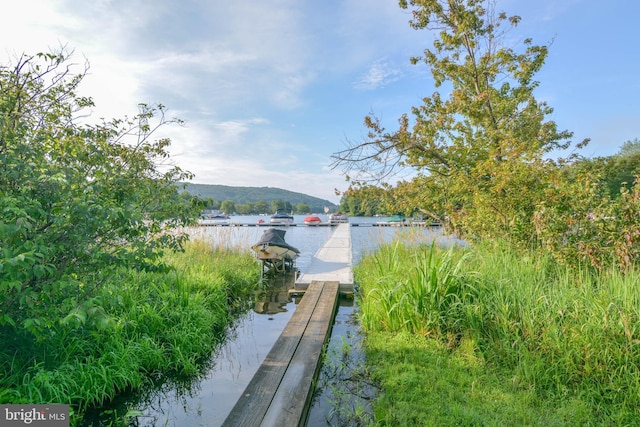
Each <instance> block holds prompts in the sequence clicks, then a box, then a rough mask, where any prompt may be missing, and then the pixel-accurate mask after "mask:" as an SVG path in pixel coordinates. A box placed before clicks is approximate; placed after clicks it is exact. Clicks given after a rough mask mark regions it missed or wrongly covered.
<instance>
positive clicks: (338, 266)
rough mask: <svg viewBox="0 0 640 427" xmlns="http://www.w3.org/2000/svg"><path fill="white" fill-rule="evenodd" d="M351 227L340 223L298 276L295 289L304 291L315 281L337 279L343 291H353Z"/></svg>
mask: <svg viewBox="0 0 640 427" xmlns="http://www.w3.org/2000/svg"><path fill="white" fill-rule="evenodd" d="M351 263H352V249H351V227H350V225H349V224H338V226H337V227H336V228H335V230H333V232H332V233H331V236H330V237H329V240H327V241H326V242H325V244H324V245H323V246H322V247H321V248H320V249H319V250H318V252H316V254H315V256H314V257H313V259H312V260H311V264H310V265H309V267H308V268H307V270H306V271H305V272H304V273H302V274H301V275H300V277H298V279H297V280H296V283H295V287H294V291H304V290H305V289H306V288H307V286H308V285H309V284H310V283H311V282H313V281H316V280H317V281H337V282H339V283H340V287H341V291H347V292H352V291H353V270H352V265H351Z"/></svg>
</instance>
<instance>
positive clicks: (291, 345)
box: [223, 224, 353, 427]
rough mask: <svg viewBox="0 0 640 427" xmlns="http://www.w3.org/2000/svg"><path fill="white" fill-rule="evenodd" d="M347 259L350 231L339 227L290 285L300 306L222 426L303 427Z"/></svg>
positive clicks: (347, 279) (347, 281)
mask: <svg viewBox="0 0 640 427" xmlns="http://www.w3.org/2000/svg"><path fill="white" fill-rule="evenodd" d="M351 260H352V254H351V229H350V226H349V224H339V225H338V226H337V227H336V229H335V230H334V231H333V233H332V234H331V237H330V238H329V240H328V241H327V242H326V243H325V244H324V245H323V247H322V248H321V249H320V250H319V251H318V252H317V253H316V255H315V257H314V258H313V259H312V261H311V265H310V267H309V268H308V269H307V271H306V272H305V273H304V274H302V275H301V276H300V277H299V278H298V280H297V281H296V289H295V290H294V291H295V292H299V293H300V294H301V295H303V296H302V298H301V299H300V303H299V304H298V306H297V308H296V310H295V312H294V313H293V315H292V317H291V319H290V320H289V323H288V324H287V326H286V327H285V328H284V330H283V331H282V334H281V335H280V337H279V338H278V339H277V341H276V342H275V344H274V345H273V347H272V348H271V351H270V352H269V353H268V354H267V356H266V358H265V360H264V361H263V362H262V364H261V365H260V367H259V368H258V370H257V372H256V374H255V375H254V376H253V378H252V380H251V381H250V382H249V384H248V385H247V387H246V388H245V390H244V392H243V393H242V396H241V397H240V399H239V400H238V402H237V403H236V405H235V406H234V407H233V409H232V410H231V412H230V414H229V415H228V416H227V419H226V420H225V422H224V424H223V426H226V427H232V426H233V427H235V426H247V427H249V426H250V427H254V426H265V427H272V426H279V427H280V426H283V427H286V426H304V425H306V420H307V416H308V411H309V406H310V403H311V398H312V395H313V391H314V390H313V389H314V382H315V379H316V378H317V375H318V372H319V371H320V364H321V358H322V353H323V349H324V345H325V343H326V342H327V340H328V338H329V336H330V335H331V328H332V326H333V321H334V318H335V314H336V311H337V307H338V298H339V295H340V293H341V292H344V290H345V289H348V288H350V289H351V290H353V271H352V268H351V267H352V266H351ZM298 288H299V289H298Z"/></svg>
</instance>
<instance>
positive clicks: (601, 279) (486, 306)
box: [356, 243, 640, 425]
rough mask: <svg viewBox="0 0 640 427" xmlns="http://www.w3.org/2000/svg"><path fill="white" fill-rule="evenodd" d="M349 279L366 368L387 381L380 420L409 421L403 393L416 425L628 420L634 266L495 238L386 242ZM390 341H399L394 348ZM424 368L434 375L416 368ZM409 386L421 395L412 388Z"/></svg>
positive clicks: (635, 313)
mask: <svg viewBox="0 0 640 427" xmlns="http://www.w3.org/2000/svg"><path fill="white" fill-rule="evenodd" d="M356 278H357V280H358V282H359V284H360V288H361V299H362V301H361V311H362V314H361V318H362V326H363V328H364V330H365V331H366V333H367V344H368V345H367V352H368V354H367V359H368V363H369V364H370V368H371V369H372V372H374V374H375V375H377V376H378V379H379V380H380V381H381V382H382V383H383V384H384V388H385V392H384V393H383V396H386V397H382V398H381V399H380V400H379V405H378V406H376V408H377V409H376V418H377V419H378V420H379V421H380V423H381V424H382V425H387V423H386V421H384V420H387V419H388V420H395V421H398V420H401V421H403V422H400V424H399V425H410V424H411V423H412V418H411V417H413V415H410V414H409V413H408V412H407V413H404V415H402V416H401V415H398V413H397V411H400V412H403V410H401V409H400V405H401V404H402V402H403V399H409V400H414V399H417V400H418V401H419V402H421V403H420V404H419V405H418V404H416V403H415V402H414V403H412V404H411V405H410V406H411V407H414V408H418V407H420V408H424V411H425V412H424V413H423V414H422V415H420V417H426V418H424V419H422V418H421V419H420V421H421V422H426V424H425V425H435V424H442V425H450V424H456V423H460V424H468V423H469V422H471V423H472V424H480V425H513V420H521V421H522V423H523V424H528V425H546V424H551V425H589V424H591V425H630V424H633V423H635V421H636V420H637V416H638V408H640V369H639V366H640V330H639V329H640V322H639V321H640V318H639V310H640V305H639V302H640V287H638V286H637V284H638V283H640V275H639V274H638V271H629V272H627V273H626V274H622V273H620V272H619V271H618V270H616V269H615V268H612V269H611V270H609V271H605V272H596V271H594V270H592V269H590V268H589V267H583V268H577V269H576V268H574V269H568V268H564V267H561V266H558V265H557V264H555V263H554V262H553V261H552V260H551V258H550V257H549V256H547V255H546V254H543V253H533V252H528V253H523V252H518V251H515V250H513V249H511V248H509V247H507V246H504V245H485V246H478V247H475V248H473V249H460V248H452V249H449V250H443V249H439V248H437V247H435V246H424V245H423V246H411V245H404V244H402V243H393V244H391V245H388V246H385V247H383V248H382V249H381V250H380V251H379V252H377V253H376V254H374V255H371V256H369V257H366V258H365V259H364V260H363V261H362V262H361V264H360V265H359V266H358V267H357V269H356ZM394 337H405V339H404V341H403V342H404V343H403V346H408V348H407V349H405V351H403V352H398V350H397V348H394V346H397V343H396V344H394V343H393V341H394V340H395V339H396V338H394ZM406 337H411V339H407V338H406ZM423 346H426V347H428V350H425V348H422V347H423ZM414 351H415V352H416V354H415V357H414V356H411V360H408V359H409V355H411V354H413V352H414ZM420 354H422V356H420ZM398 358H400V359H403V358H407V360H406V361H405V362H402V363H401V362H400V361H399V360H398ZM433 363H438V364H439V367H438V369H437V370H434V369H433V367H431V366H421V365H423V364H433ZM454 365H455V366H454ZM398 366H403V368H402V369H404V370H405V371H406V372H403V373H399V372H398V368H397V367H398ZM435 375H437V377H436V376H435ZM397 376H400V377H401V378H403V380H402V381H401V382H400V383H398V382H397V379H393V378H392V377H397ZM461 378H462V379H463V382H462V383H461V382H460V379H461ZM443 381H444V382H446V386H445V385H443V384H444V383H443ZM414 382H415V383H416V384H418V383H420V386H419V390H422V391H420V392H418V391H412V390H413V388H412V387H413V385H411V386H408V384H409V383H410V384H413V383H414ZM484 383H488V384H491V387H489V388H483V387H481V385H482V384H484ZM441 386H442V387H444V388H443V389H441V390H440V387H441ZM422 387H424V388H422ZM403 390H406V391H403ZM492 390H501V396H502V397H500V396H496V395H495V393H494V392H493V391H492ZM434 393H435V395H434ZM423 395H424V396H423ZM458 395H459V396H460V397H459V398H458V397H456V396H458ZM421 396H423V397H421ZM452 397H453V398H452ZM462 397H464V398H462ZM475 397H477V398H475ZM465 402H467V403H465ZM405 403H407V402H405ZM407 405H408V403H407ZM507 406H509V407H511V408H515V409H513V410H508V411H507V410H503V409H504V408H506V407H507ZM514 410H515V411H516V413H514ZM445 412H446V414H445ZM429 414H430V415H429ZM452 414H458V415H452ZM527 414H529V415H527ZM398 417H400V418H399V419H398ZM403 417H409V418H408V419H407V420H403V419H402V418H403ZM395 421H394V422H391V423H390V424H388V425H396V424H395ZM404 421H407V423H406V424H405V422H404ZM518 424H520V422H518Z"/></svg>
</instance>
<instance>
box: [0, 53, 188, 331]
mask: <svg viewBox="0 0 640 427" xmlns="http://www.w3.org/2000/svg"><path fill="white" fill-rule="evenodd" d="M69 61H70V54H68V53H66V52H61V53H56V54H38V55H34V56H26V55H23V56H21V57H19V58H17V60H16V63H15V64H14V65H13V66H11V65H9V66H6V67H0V159H1V161H0V248H1V249H0V306H2V311H1V314H0V328H3V329H11V330H14V332H15V331H23V332H24V331H28V332H29V333H31V334H33V335H34V336H35V337H36V338H38V339H43V338H44V337H46V335H47V333H48V332H47V331H48V330H49V329H50V327H51V326H52V324H53V323H54V322H56V321H58V320H60V319H64V320H63V321H74V320H82V321H85V320H86V319H88V318H92V317H91V316H88V317H87V314H88V313H89V314H91V313H93V314H94V315H96V316H98V317H99V315H100V308H99V302H98V301H95V300H93V299H92V296H93V294H94V290H95V289H94V288H95V287H96V286H99V283H100V279H99V277H100V276H101V275H104V274H106V273H108V272H110V271H113V269H114V268H118V267H123V266H125V267H130V268H136V269H145V268H153V267H154V265H155V264H156V260H157V259H158V257H159V256H160V255H161V254H162V251H163V249H165V248H169V249H180V248H181V245H182V243H183V240H184V239H185V237H184V236H180V235H178V234H177V233H172V232H171V230H172V229H175V228H176V227H179V226H182V225H185V224H188V223H189V222H190V221H191V220H192V219H193V218H194V216H195V215H196V214H197V211H198V206H197V204H196V203H195V202H194V201H193V200H192V199H190V198H186V197H181V196H180V195H179V194H178V192H177V188H176V186H175V183H176V182H178V181H181V180H185V179H190V178H191V174H190V173H188V172H185V171H183V170H181V169H180V168H178V167H176V166H173V165H171V164H170V162H169V154H168V151H167V147H168V146H169V144H170V141H169V139H166V138H161V139H158V140H153V139H152V136H153V135H154V133H155V132H156V131H157V130H158V128H159V127H161V126H163V125H165V124H168V123H178V121H177V120H168V119H166V118H165V108H164V107H163V106H162V105H158V106H154V107H152V106H149V105H145V104H141V105H140V106H139V108H140V110H139V113H138V114H137V115H136V116H134V117H130V118H129V117H125V118H124V119H115V120H112V121H109V122H107V121H104V120H102V122H101V123H99V124H96V125H86V124H81V123H80V117H81V115H82V114H86V113H87V110H88V109H90V108H91V107H92V106H93V101H92V100H91V98H87V97H82V96H79V95H77V89H78V86H79V84H80V83H81V81H82V79H83V77H84V75H85V74H86V72H87V70H88V67H87V66H85V68H84V69H83V71H82V72H80V73H79V74H75V75H74V74H73V73H72V70H73V67H74V66H73V64H71V63H70V62H69ZM94 317H95V316H94ZM96 318H97V317H96Z"/></svg>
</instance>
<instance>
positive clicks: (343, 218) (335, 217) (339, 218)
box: [328, 212, 349, 225]
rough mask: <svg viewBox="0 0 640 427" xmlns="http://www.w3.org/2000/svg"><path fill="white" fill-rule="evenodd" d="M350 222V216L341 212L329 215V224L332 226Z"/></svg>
mask: <svg viewBox="0 0 640 427" xmlns="http://www.w3.org/2000/svg"><path fill="white" fill-rule="evenodd" d="M348 222H349V215H347V214H343V213H340V212H335V213H332V214H330V215H329V220H328V223H329V224H330V225H333V224H344V223H348Z"/></svg>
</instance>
